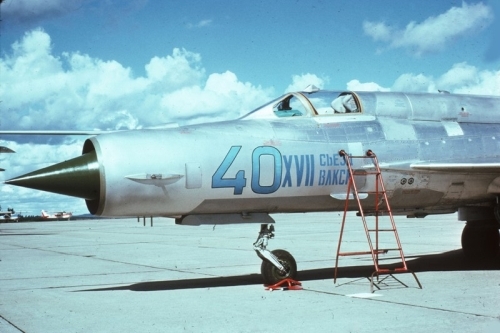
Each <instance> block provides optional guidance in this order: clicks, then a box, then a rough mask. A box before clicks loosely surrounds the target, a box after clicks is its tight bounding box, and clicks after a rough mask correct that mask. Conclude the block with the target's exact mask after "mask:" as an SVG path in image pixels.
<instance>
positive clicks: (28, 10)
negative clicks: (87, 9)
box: [0, 0, 83, 22]
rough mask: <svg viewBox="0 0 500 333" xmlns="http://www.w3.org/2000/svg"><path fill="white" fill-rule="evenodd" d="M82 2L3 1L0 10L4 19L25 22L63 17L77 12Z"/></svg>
mask: <svg viewBox="0 0 500 333" xmlns="http://www.w3.org/2000/svg"><path fill="white" fill-rule="evenodd" d="M82 2H83V0H73V1H67V0H4V1H3V2H2V4H1V5H0V6H1V10H2V14H3V17H4V19H7V20H12V21H18V22H25V21H39V20H42V19H46V18H50V17H56V16H61V15H64V14H65V13H68V12H71V11H74V10H77V9H78V8H79V7H80V6H81V4H82Z"/></svg>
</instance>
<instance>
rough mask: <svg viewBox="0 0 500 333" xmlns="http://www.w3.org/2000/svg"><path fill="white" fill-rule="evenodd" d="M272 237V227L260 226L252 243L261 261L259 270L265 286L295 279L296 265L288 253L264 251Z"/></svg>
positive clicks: (283, 251)
mask: <svg viewBox="0 0 500 333" xmlns="http://www.w3.org/2000/svg"><path fill="white" fill-rule="evenodd" d="M273 237H274V226H273V225H272V224H271V225H270V226H268V225H267V224H261V226H260V232H259V236H258V237H257V240H256V241H255V243H253V248H254V250H255V252H256V253H257V255H258V256H259V258H261V259H262V265H261V267H260V270H261V273H262V277H263V278H264V283H266V284H276V283H278V282H279V281H281V280H283V279H287V278H289V279H295V278H296V276H297V263H296V262H295V259H294V258H293V256H292V255H291V254H290V253H289V252H288V251H285V250H273V251H269V250H267V249H266V247H267V244H268V242H269V239H271V238H273Z"/></svg>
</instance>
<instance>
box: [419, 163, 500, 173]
mask: <svg viewBox="0 0 500 333" xmlns="http://www.w3.org/2000/svg"><path fill="white" fill-rule="evenodd" d="M410 168H412V169H416V170H425V171H440V172H460V173H500V163H416V164H411V165H410Z"/></svg>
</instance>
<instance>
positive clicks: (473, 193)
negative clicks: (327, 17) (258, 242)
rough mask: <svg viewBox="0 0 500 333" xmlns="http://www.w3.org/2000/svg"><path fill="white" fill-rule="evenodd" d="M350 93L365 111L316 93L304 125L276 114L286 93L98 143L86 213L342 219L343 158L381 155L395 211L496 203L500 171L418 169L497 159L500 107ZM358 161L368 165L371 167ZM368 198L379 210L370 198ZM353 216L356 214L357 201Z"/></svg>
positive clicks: (465, 100)
mask: <svg viewBox="0 0 500 333" xmlns="http://www.w3.org/2000/svg"><path fill="white" fill-rule="evenodd" d="M339 93H340V92H339ZM339 93H337V95H338V94H339ZM349 93H351V94H353V96H355V98H356V103H357V104H358V107H359V110H358V112H353V113H343V114H336V113H331V114H321V113H320V111H319V108H317V107H315V106H314V102H310V101H313V99H314V96H315V95H314V93H294V94H293V96H292V95H290V96H292V97H293V98H295V99H298V100H300V101H302V102H303V104H305V110H306V111H305V112H302V115H299V116H291V117H281V118H280V117H277V116H276V115H275V113H273V108H276V104H277V103H279V101H280V100H283V98H285V97H286V96H287V95H285V96H284V97H283V98H282V99H280V100H276V101H275V102H274V103H271V104H269V105H268V106H264V107H263V108H262V109H260V110H259V109H258V110H256V111H254V112H253V113H250V114H249V115H247V116H245V117H242V118H240V119H237V120H233V121H226V122H219V123H209V124H202V125H191V126H184V127H179V128H172V129H164V130H134V131H127V132H116V133H110V134H103V135H99V136H95V137H92V138H90V139H88V140H87V142H86V143H85V146H84V151H83V152H84V153H88V152H91V151H95V153H96V156H97V162H98V165H99V194H98V198H96V199H95V200H87V205H88V207H89V210H90V211H91V213H93V214H96V215H103V216H187V215H197V214H230V213H239V214H241V213H243V214H247V213H283V212H311V211H340V210H343V209H344V203H345V193H346V188H347V182H348V179H349V174H348V170H347V167H346V165H345V161H344V160H343V158H342V157H341V156H340V155H339V154H338V152H339V150H345V151H346V152H347V153H348V154H351V155H364V154H365V152H366V151H367V150H372V151H373V152H374V153H375V154H376V155H377V157H378V160H379V162H380V166H381V168H382V171H383V177H384V183H385V187H386V190H387V192H388V197H389V200H390V203H391V207H392V209H393V212H394V213H396V214H404V215H409V216H420V215H422V216H425V215H427V214H434V213H449V212H455V211H457V210H458V208H460V207H465V206H468V205H476V204H493V203H494V201H495V198H496V196H497V194H498V192H500V188H499V187H498V186H497V185H495V184H497V183H500V182H498V180H496V178H497V177H498V176H499V173H498V171H496V172H495V170H489V171H485V172H467V171H464V170H462V171H454V172H440V171H436V170H430V171H426V170H423V169H418V168H415V167H414V166H418V165H419V164H426V163H427V164H429V163H431V164H432V163H434V164H437V163H449V164H455V165H456V164H458V163H496V162H498V161H499V155H500V112H499V111H500V98H498V97H480V96H468V95H451V94H404V93H380V92H358V93H352V92H349ZM309 102H310V103H309ZM308 103H309V104H308ZM356 163H358V164H355V167H356V168H362V169H370V168H371V167H372V165H371V161H369V160H367V161H366V162H357V161H356ZM363 163H364V164H363ZM357 184H358V189H359V191H361V192H363V191H370V190H373V189H372V187H373V182H371V181H370V180H369V179H368V178H367V177H366V179H362V177H361V178H360V179H357ZM343 194H344V197H343V198H344V199H342V195H343ZM364 200H366V203H367V204H366V205H367V207H370V206H371V207H373V199H372V197H371V196H369V197H368V198H366V199H364ZM350 209H353V210H356V209H357V205H356V204H355V202H354V201H353V202H352V205H351V206H350Z"/></svg>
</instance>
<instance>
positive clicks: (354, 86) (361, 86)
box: [347, 80, 391, 91]
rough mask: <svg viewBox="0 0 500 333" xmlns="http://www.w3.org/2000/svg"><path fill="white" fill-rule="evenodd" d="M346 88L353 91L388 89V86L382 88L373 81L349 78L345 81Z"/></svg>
mask: <svg viewBox="0 0 500 333" xmlns="http://www.w3.org/2000/svg"><path fill="white" fill-rule="evenodd" d="M347 90H354V91H390V90H391V89H390V88H384V87H382V86H381V85H379V84H378V83H375V82H364V83H362V82H360V81H359V80H351V81H349V82H347Z"/></svg>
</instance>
